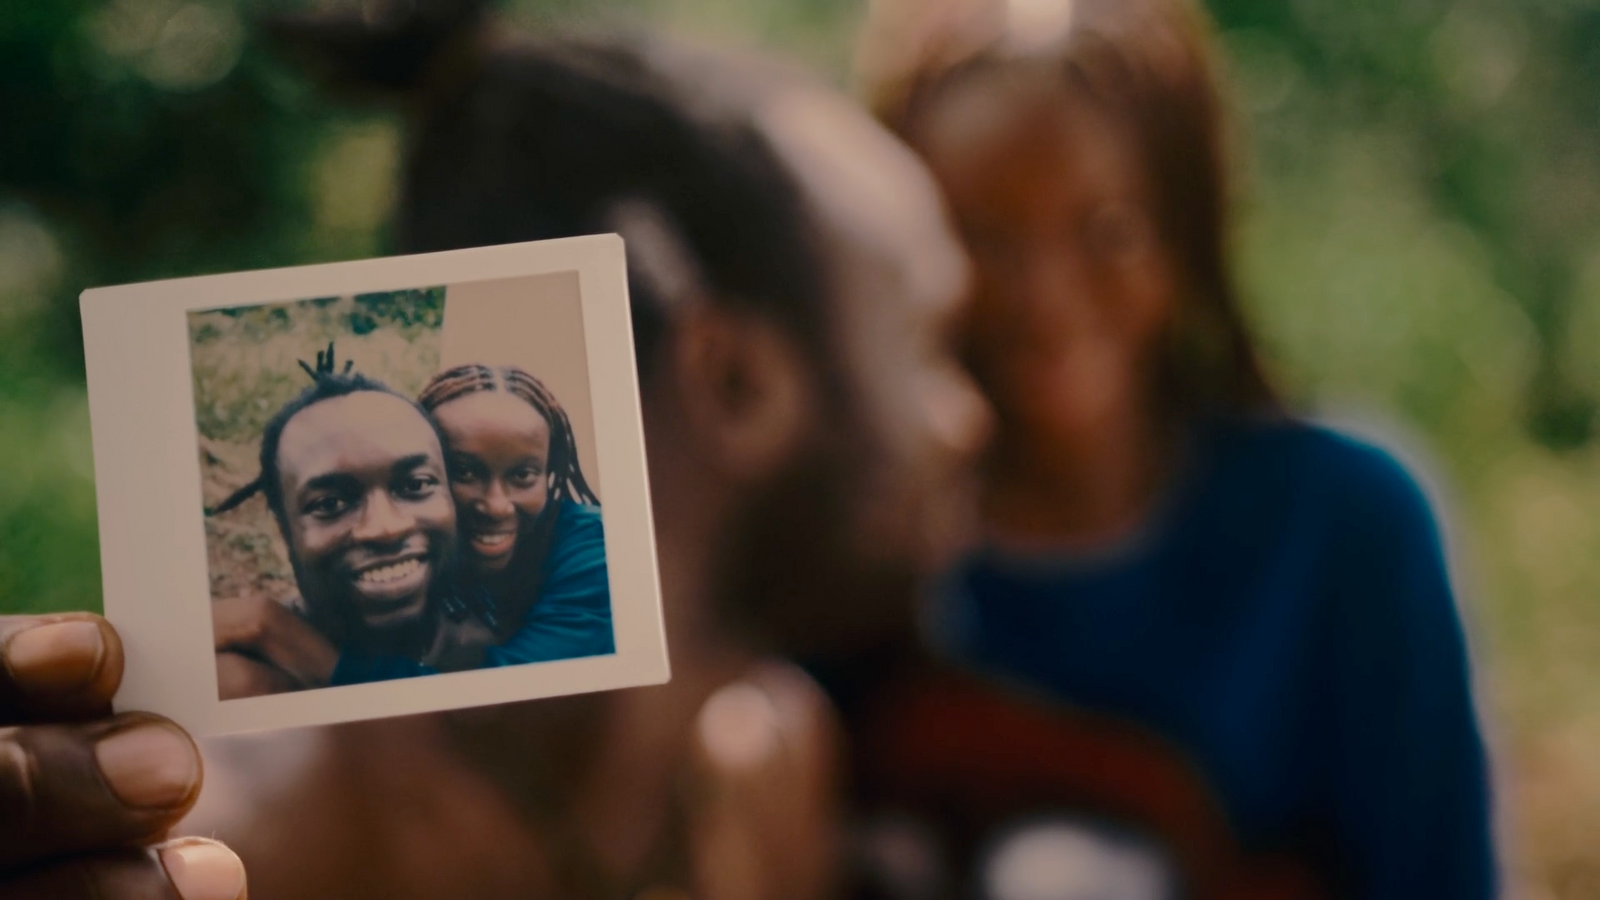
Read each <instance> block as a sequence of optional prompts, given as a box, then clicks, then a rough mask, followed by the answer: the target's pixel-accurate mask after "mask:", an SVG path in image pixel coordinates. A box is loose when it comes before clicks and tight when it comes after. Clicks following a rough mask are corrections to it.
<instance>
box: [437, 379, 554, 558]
mask: <svg viewBox="0 0 1600 900" xmlns="http://www.w3.org/2000/svg"><path fill="white" fill-rule="evenodd" d="M433 417H434V420H435V421H437V422H438V423H439V427H440V429H441V430H443V431H444V433H445V436H446V438H447V440H448V441H449V444H450V460H449V462H450V492H451V494H452V495H453V496H454V498H455V504H456V516H457V519H458V521H459V522H460V529H461V540H462V545H463V548H464V551H465V552H464V553H463V560H462V561H463V563H464V564H465V565H467V566H469V567H471V568H472V569H473V570H475V571H476V572H478V573H479V574H492V573H495V572H501V571H504V570H505V568H506V567H507V566H508V565H510V564H511V557H512V555H513V554H514V553H515V552H516V549H517V544H518V542H519V537H520V536H521V535H522V534H524V533H525V532H526V529H527V528H528V527H529V526H530V525H532V524H533V523H534V522H535V521H537V520H538V518H539V514H540V513H542V512H544V509H545V505H546V503H547V502H548V501H549V498H550V487H551V485H550V478H551V476H550V466H549V462H550V424H549V423H548V422H546V421H545V418H544V416H543V415H542V414H541V413H540V412H539V411H538V410H536V409H534V408H533V407H532V406H529V405H528V403H527V402H525V401H523V400H521V399H519V398H518V397H516V396H515V395H513V394H508V393H505V392H502V391H479V392H477V393H473V394H467V395H465V396H462V397H458V398H456V399H454V400H451V401H449V402H447V403H442V404H440V405H439V406H437V407H435V408H434V409H433Z"/></svg>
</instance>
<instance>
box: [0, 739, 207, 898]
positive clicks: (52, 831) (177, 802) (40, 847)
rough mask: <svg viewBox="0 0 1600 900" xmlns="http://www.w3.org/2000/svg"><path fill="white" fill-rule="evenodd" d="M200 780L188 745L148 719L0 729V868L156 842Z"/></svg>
mask: <svg viewBox="0 0 1600 900" xmlns="http://www.w3.org/2000/svg"><path fill="white" fill-rule="evenodd" d="M200 780H201V769H200V752H199V750H197V749H196V748H195V745H194V741H193V740H191V739H190V737H189V736H188V735H187V734H186V733H184V732H183V731H182V730H181V729H179V728H178V726H176V725H174V724H173V723H172V722H170V721H168V720H166V719H162V718H159V717H157V716H153V715H150V714H148V713H129V714H126V715H121V716H116V717H114V718H111V719H107V720H105V721H101V722H95V723H92V724H88V725H36V726H29V727H24V728H8V729H3V730H0V871H4V870H8V869H12V868H17V867H20V866H28V865H33V864H35V863H38V862H39V861H41V860H45V859H49V858H53V857H58V856H64V855H67V854H72V853H81V852H85V851H92V850H100V849H104V848H107V847H116V846H119V845H131V844H138V843H147V842H149V841H152V840H155V839H157V838H159V837H160V836H161V835H163V834H165V833H166V830H167V829H168V828H171V827H172V825H173V824H174V823H176V822H177V820H178V819H179V818H180V817H181V816H182V815H183V814H184V813H185V812H187V811H188V809H189V807H190V806H192V805H194V800H195V796H196V795H197V794H198V793H199V791H200Z"/></svg>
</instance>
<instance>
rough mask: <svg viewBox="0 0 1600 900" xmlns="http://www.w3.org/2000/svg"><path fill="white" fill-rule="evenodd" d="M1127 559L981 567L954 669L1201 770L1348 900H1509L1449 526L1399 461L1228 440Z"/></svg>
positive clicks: (1297, 432) (1335, 438)
mask: <svg viewBox="0 0 1600 900" xmlns="http://www.w3.org/2000/svg"><path fill="white" fill-rule="evenodd" d="M1198 457H1199V458H1198V460H1197V461H1196V463H1195V465H1194V466H1193V467H1192V468H1191V469H1190V472H1191V477H1190V478H1188V479H1187V481H1186V483H1185V484H1184V485H1183V486H1182V487H1181V488H1180V489H1179V490H1178V491H1177V492H1176V493H1175V495H1174V496H1173V497H1172V498H1170V500H1171V502H1170V503H1169V504H1168V506H1167V507H1166V508H1165V509H1164V513H1163V514H1162V515H1160V516H1158V517H1157V521H1156V522H1155V523H1154V524H1153V525H1152V527H1151V531H1150V532H1149V533H1147V534H1146V535H1144V536H1143V539H1142V540H1140V541H1138V542H1137V544H1135V545H1134V546H1132V547H1130V548H1128V549H1126V550H1125V551H1124V552H1122V553H1119V554H1117V555H1114V556H1109V557H1102V558H1097V559H1093V560H1085V559H1081V558H1072V557H1069V556H1033V557H1017V556H1007V555H1005V554H1002V553H1000V552H998V551H986V552H984V553H981V554H979V555H977V556H976V557H975V558H973V559H971V560H969V561H968V562H967V563H966V564H965V565H964V566H962V567H961V568H960V569H959V570H958V571H957V572H956V573H955V575H954V577H953V578H952V579H951V580H950V582H949V584H948V587H949V588H950V589H949V590H945V591H941V592H940V593H939V595H938V598H937V599H936V602H935V603H934V605H933V608H932V609H931V615H930V620H929V623H930V627H931V629H932V631H933V634H934V639H935V642H936V643H937V644H938V645H939V646H940V647H941V648H942V650H943V651H944V652H946V653H948V654H949V655H951V656H952V657H953V658H955V659H956V660H958V661H960V662H963V663H966V664H968V665H971V666H973V667H976V668H978V669H981V670H985V671H988V672H990V673H993V674H998V675H1000V676H1002V677H1005V678H1007V679H1010V680H1013V681H1018V682H1021V683H1023V684H1025V685H1029V686H1031V687H1033V688H1035V689H1043V690H1044V691H1045V692H1047V693H1048V694H1051V695H1053V696H1055V697H1056V698H1058V699H1060V700H1064V701H1066V702H1068V703H1070V704H1074V705H1077V706H1081V707H1087V708H1090V709H1094V710H1098V711H1101V712H1105V713H1109V714H1112V715H1117V716H1120V717H1123V718H1125V719H1129V720H1132V721H1134V722H1137V723H1140V724H1142V725H1143V726H1144V727H1146V728H1149V729H1152V730H1154V731H1155V732H1156V733H1158V734H1160V735H1162V736H1164V737H1165V738H1166V739H1168V740H1169V741H1171V742H1174V743H1175V744H1177V745H1178V746H1179V747H1180V748H1182V749H1183V750H1184V751H1186V752H1187V753H1188V754H1189V755H1190V757H1191V759H1192V760H1193V761H1194V762H1195V763H1197V764H1198V766H1199V768H1200V770H1201V771H1202V772H1203V773H1204V774H1205V775H1206V776H1207V777H1208V779H1209V780H1210V782H1211V785H1212V788H1213V789H1214V790H1215V791H1216V792H1217V794H1218V795H1219V798H1220V800H1221V801H1222V803H1223V806H1224V808H1225V809H1226V810H1227V812H1228V814H1229V816H1230V818H1231V819H1232V823H1233V826H1234V828H1235V830H1236V832H1237V834H1238V835H1239V837H1240V839H1241V841H1242V842H1243V843H1244V845H1245V846H1246V847H1247V848H1250V849H1254V850H1260V851H1288V852H1297V853H1299V854H1301V855H1302V857H1303V858H1307V859H1308V860H1309V861H1310V862H1311V863H1312V864H1313V866H1314V867H1316V868H1317V869H1318V870H1319V871H1320V872H1321V873H1323V874H1324V875H1325V876H1326V877H1329V878H1332V879H1333V885H1334V887H1335V888H1336V889H1337V890H1338V895H1339V896H1348V897H1360V898H1373V900H1378V898H1382V900H1388V898H1395V900H1399V898H1416V897H1437V898H1484V897H1490V896H1492V895H1493V894H1494V892H1495V877H1496V876H1495V867H1494V860H1493V849H1492V845H1491V836H1490V830H1491V829H1490V813H1489V796H1488V784H1487V772H1486V768H1487V765H1486V760H1485V752H1484V747H1483V742H1482V740H1481V738H1480V734H1479V730H1478V725H1477V719H1476V715H1475V712H1474V708H1473V701H1472V696H1471V691H1470V685H1469V670H1468V660H1467V652H1466V646H1465V640H1464V636H1463V633H1462V628H1461V624H1460V620H1459V618H1458V615H1457V610H1456V606H1455V602H1454V599H1453V597H1452V594H1451V588H1450V582H1449V578H1448V575H1447V572H1446V566H1445V561H1444V554H1443V552H1442V549H1441V546H1440V539H1439V535H1438V531H1437V529H1436V527H1435V523H1434V520H1433V516H1432V514H1431V512H1430V510H1429V505H1428V503H1427V501H1426V499H1425V498H1424V496H1423V494H1422V492H1421V491H1420V490H1419V489H1418V487H1417V485H1416V483H1415V482H1414V481H1413V480H1412V478H1411V477H1410V476H1409V475H1408V474H1407V473H1406V472H1405V470H1404V469H1402V468H1401V466H1400V465H1399V464H1397V463H1396V462H1395V461H1394V460H1393V459H1392V458H1391V457H1389V456H1388V455H1387V454H1385V453H1383V452H1381V451H1379V450H1377V449H1375V448H1373V447H1370V446H1367V445H1365V444H1362V443H1358V442H1356V441H1354V440H1351V439H1349V438H1346V437H1343V436H1340V435H1338V434H1335V433H1333V432H1330V431H1327V430H1325V429H1321V428H1317V427H1312V426H1309V425H1305V424H1301V423H1293V422H1278V423H1271V424H1252V425H1241V426H1235V427H1229V428H1221V429H1217V430H1216V432H1215V433H1213V434H1212V435H1211V437H1210V438H1209V439H1208V440H1207V441H1205V442H1204V445H1203V449H1202V450H1201V451H1200V453H1199V454H1198Z"/></svg>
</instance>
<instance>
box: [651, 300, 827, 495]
mask: <svg viewBox="0 0 1600 900" xmlns="http://www.w3.org/2000/svg"><path fill="white" fill-rule="evenodd" d="M674 331H675V332H676V335H675V339H674V340H673V350H672V366H673V369H674V370H675V371H674V373H673V374H674V380H675V381H676V382H677V387H678V392H679V396H680V400H681V403H682V409H683V412H684V413H685V417H686V419H687V421H686V422H685V423H684V424H685V425H686V426H687V427H688V428H689V429H690V430H691V432H692V433H691V434H689V435H686V437H688V438H689V439H690V440H691V441H693V442H694V443H695V444H696V445H697V446H699V447H701V448H702V450H703V452H705V453H707V454H708V455H709V458H708V459H707V462H708V463H710V464H711V465H712V466H713V467H715V468H717V469H719V470H721V471H722V472H723V473H724V474H725V475H727V476H728V477H730V478H732V479H734V480H738V481H747V480H756V479H759V478H761V477H763V476H765V475H767V474H769V473H771V472H773V471H774V470H776V469H777V468H779V467H780V466H781V465H782V464H783V463H784V462H785V461H786V460H787V459H788V458H790V456H791V455H792V454H793V453H794V452H795V451H796V450H797V449H798V447H799V445H800V443H801V442H802V441H803V440H804V437H805V435H806V433H807V432H808V431H809V430H810V428H811V426H812V425H813V422H812V418H813V412H814V407H815V398H814V396H813V388H812V380H811V378H810V377H809V375H810V373H809V371H808V366H807V365H806V363H805V359H804V357H803V355H802V353H801V350H800V348H799V347H798V346H796V344H795V341H794V339H793V338H791V337H790V336H788V335H787V334H785V333H784V332H783V331H782V330H781V329H780V328H779V327H778V326H777V325H775V324H774V323H772V322H770V321H768V320H767V319H764V318H762V317H759V316H754V315H748V314H741V313H734V312H729V311H727V310H725V309H718V308H717V307H715V306H714V305H712V304H704V305H702V306H700V307H699V308H697V309H695V310H694V311H693V312H691V313H689V314H688V315H686V316H684V318H683V320H682V321H681V322H679V323H678V325H677V326H676V327H675V328H674Z"/></svg>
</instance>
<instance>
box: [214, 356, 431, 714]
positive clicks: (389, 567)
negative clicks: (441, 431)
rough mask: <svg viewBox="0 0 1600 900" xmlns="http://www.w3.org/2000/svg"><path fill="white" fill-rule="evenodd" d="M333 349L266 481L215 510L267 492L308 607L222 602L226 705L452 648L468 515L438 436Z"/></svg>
mask: <svg viewBox="0 0 1600 900" xmlns="http://www.w3.org/2000/svg"><path fill="white" fill-rule="evenodd" d="M331 353H332V351H331V348H330V350H329V356H328V357H326V358H323V359H319V361H318V367H317V369H316V371H315V373H314V376H313V377H314V378H315V381H314V383H313V384H312V385H311V386H310V387H308V388H306V390H305V391H303V392H302V393H301V394H300V395H299V396H298V397H296V398H295V399H294V400H292V401H290V402H289V403H288V404H286V405H285V406H284V407H283V408H282V409H281V410H279V412H278V414H277V415H276V416H274V417H273V419H272V421H270V422H269V423H268V424H267V427H266V429H265V430H264V432H263V435H262V440H261V465H262V467H261V475H260V476H259V477H258V478H257V479H256V480H255V481H253V482H251V483H250V484H248V485H246V486H245V487H244V488H241V489H240V490H239V491H238V492H236V493H235V494H234V495H233V496H232V497H230V498H228V500H227V501H225V502H224V503H222V504H221V505H220V506H219V507H218V508H217V509H216V510H214V511H213V514H216V513H219V512H225V511H227V510H228V509H232V508H233V507H234V506H237V505H238V504H239V503H240V502H243V501H244V500H245V499H247V498H249V497H250V496H252V495H254V494H255V493H258V492H259V493H261V494H263V495H264V496H265V497H266V500H267V503H268V505H269V506H270V507H271V509H272V512H273V516H274V517H275V518H276V520H277V522H278V526H279V528H280V529H281V531H282V533H283V538H284V542H285V543H286V544H287V545H288V549H289V559H290V563H291V565H292V566H293V569H294V573H295V580H296V582H297V583H298V585H299V589H300V595H301V601H302V605H303V612H304V615H303V616H302V615H299V614H296V612H294V611H293V610H291V609H289V608H288V607H286V606H284V605H283V604H280V603H277V602H275V601H273V600H270V599H266V598H237V599H229V600H222V601H218V602H216V603H215V604H213V619H214V632H215V637H216V647H217V674H218V689H219V691H220V693H221V695H222V696H223V698H224V699H230V698H233V697H241V696H253V695H257V694H264V693H279V692H282V691H286V690H295V689H304V688H308V687H319V686H324V685H328V684H338V683H343V682H346V681H350V680H370V678H369V677H366V676H362V677H358V678H350V677H348V675H349V673H350V672H351V671H367V672H370V671H371V670H372V668H373V667H372V665H371V662H372V661H373V660H379V659H401V660H411V661H417V662H420V661H422V660H424V659H425V658H429V657H430V655H437V653H438V651H439V650H440V647H439V644H440V638H441V636H442V633H441V628H440V625H441V622H442V621H443V619H442V615H441V614H442V608H443V605H444V593H445V592H446V591H448V586H449V585H450V584H451V583H452V579H451V578H450V574H451V573H453V569H454V564H455V550H456V537H455V535H456V530H455V529H456V516H455V506H454V504H453V503H452V502H451V498H450V489H449V484H448V482H447V481H446V477H445V464H444V454H443V450H442V445H441V441H440V439H439V436H438V432H437V431H436V430H435V429H434V426H433V424H432V423H431V422H430V420H429V419H428V418H427V416H426V414H425V413H424V412H423V411H422V409H421V408H420V407H418V406H417V405H416V404H415V403H414V402H413V401H411V400H410V399H408V398H406V397H403V396H401V395H399V394H397V393H395V392H393V391H391V390H389V389H388V388H387V387H385V386H383V385H382V384H381V383H379V382H376V381H373V380H371V379H368V378H365V377H363V376H361V375H352V374H348V373H344V374H334V373H333V372H332V365H331ZM341 670H344V671H345V672H346V676H344V677H342V676H341V674H340V672H341Z"/></svg>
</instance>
